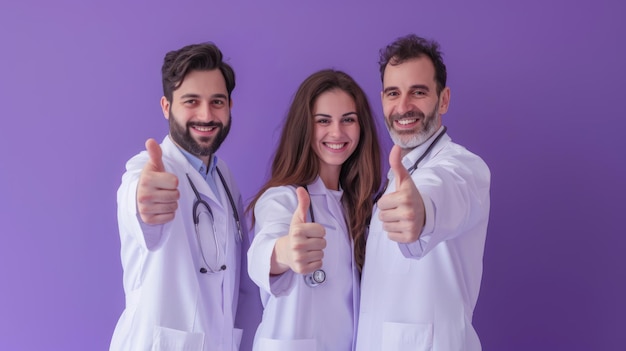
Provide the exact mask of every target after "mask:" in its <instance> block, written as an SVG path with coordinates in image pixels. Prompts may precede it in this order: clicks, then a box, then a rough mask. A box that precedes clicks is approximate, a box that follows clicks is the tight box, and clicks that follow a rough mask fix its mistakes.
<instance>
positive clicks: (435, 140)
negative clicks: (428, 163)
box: [374, 126, 448, 203]
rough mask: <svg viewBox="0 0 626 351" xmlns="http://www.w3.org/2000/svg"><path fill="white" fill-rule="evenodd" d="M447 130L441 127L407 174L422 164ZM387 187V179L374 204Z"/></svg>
mask: <svg viewBox="0 0 626 351" xmlns="http://www.w3.org/2000/svg"><path fill="white" fill-rule="evenodd" d="M447 130H448V128H447V127H446V126H443V129H442V130H441V132H440V133H439V134H438V135H437V136H436V137H435V139H433V142H432V143H430V145H428V148H426V151H424V153H423V154H422V156H420V157H419V158H418V159H417V161H415V163H413V165H412V166H411V167H409V169H407V171H408V172H409V174H413V172H415V170H416V169H417V165H418V164H419V163H420V162H422V160H423V159H424V158H425V157H426V156H428V154H430V152H431V151H432V150H433V148H434V147H435V145H437V142H439V140H440V139H441V137H443V136H444V135H445V134H446V131H447ZM387 185H389V179H387V182H386V183H385V186H384V187H383V189H382V190H381V191H380V192H379V193H378V195H376V197H375V198H374V203H377V202H378V200H379V199H380V197H381V196H383V194H384V193H385V190H387Z"/></svg>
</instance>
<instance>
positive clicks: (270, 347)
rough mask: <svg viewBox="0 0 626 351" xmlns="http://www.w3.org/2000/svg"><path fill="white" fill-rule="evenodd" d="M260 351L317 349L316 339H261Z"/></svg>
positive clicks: (309, 350) (307, 350)
mask: <svg viewBox="0 0 626 351" xmlns="http://www.w3.org/2000/svg"><path fill="white" fill-rule="evenodd" d="M256 350H258V351H317V341H316V340H315V339H299V340H277V339H267V338H261V339H259V347H258V349H256Z"/></svg>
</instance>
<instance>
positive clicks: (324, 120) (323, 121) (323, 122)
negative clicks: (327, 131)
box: [315, 118, 330, 125]
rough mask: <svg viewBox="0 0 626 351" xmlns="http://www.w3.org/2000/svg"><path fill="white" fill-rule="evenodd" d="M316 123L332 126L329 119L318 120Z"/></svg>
mask: <svg viewBox="0 0 626 351" xmlns="http://www.w3.org/2000/svg"><path fill="white" fill-rule="evenodd" d="M315 123H317V124H321V125H328V124H330V119H328V118H318V119H316V120H315Z"/></svg>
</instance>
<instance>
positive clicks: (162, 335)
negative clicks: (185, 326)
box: [152, 326, 204, 351]
mask: <svg viewBox="0 0 626 351" xmlns="http://www.w3.org/2000/svg"><path fill="white" fill-rule="evenodd" d="M203 348H204V333H188V332H185V331H182V330H176V329H171V328H165V327H158V326H157V327H155V328H154V334H153V335H152V351H175V350H176V351H198V350H202V349H203Z"/></svg>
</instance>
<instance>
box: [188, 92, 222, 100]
mask: <svg viewBox="0 0 626 351" xmlns="http://www.w3.org/2000/svg"><path fill="white" fill-rule="evenodd" d="M180 98H181V99H189V98H193V99H198V98H200V95H198V94H194V93H187V94H183V95H181V97H180ZM211 98H212V99H215V98H218V99H225V100H228V97H227V96H226V95H224V94H213V95H211Z"/></svg>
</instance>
